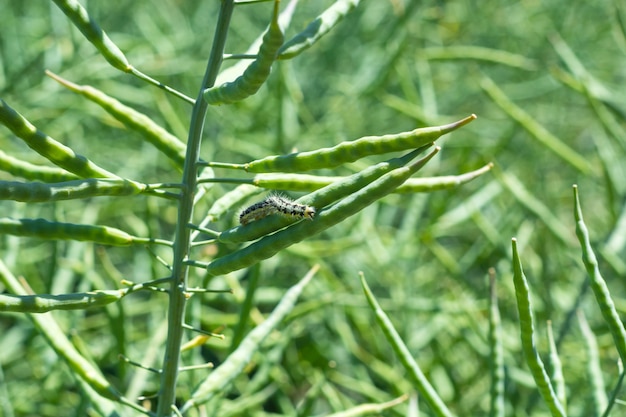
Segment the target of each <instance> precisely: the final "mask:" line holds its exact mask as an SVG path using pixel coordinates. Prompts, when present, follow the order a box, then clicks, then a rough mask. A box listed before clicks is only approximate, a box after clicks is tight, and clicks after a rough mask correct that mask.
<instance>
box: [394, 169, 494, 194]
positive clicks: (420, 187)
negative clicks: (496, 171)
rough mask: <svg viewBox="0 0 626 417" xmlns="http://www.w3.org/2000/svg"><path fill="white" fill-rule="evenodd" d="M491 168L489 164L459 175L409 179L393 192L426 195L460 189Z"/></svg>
mask: <svg viewBox="0 0 626 417" xmlns="http://www.w3.org/2000/svg"><path fill="white" fill-rule="evenodd" d="M491 168H493V163H492V162H490V163H488V164H487V165H485V166H483V167H481V168H478V169H476V170H474V171H471V172H466V173H465V174H460V175H442V176H440V177H429V178H409V180H408V181H407V182H405V183H404V184H402V185H401V186H400V187H398V189H397V190H396V191H395V192H396V193H398V194H406V193H428V192H431V191H439V190H449V189H452V188H456V187H460V186H461V185H463V184H466V183H468V182H470V181H472V180H473V179H475V178H477V177H479V176H481V175H482V174H484V173H486V172H488V171H490V170H491Z"/></svg>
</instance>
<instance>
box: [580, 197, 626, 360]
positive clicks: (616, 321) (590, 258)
mask: <svg viewBox="0 0 626 417" xmlns="http://www.w3.org/2000/svg"><path fill="white" fill-rule="evenodd" d="M573 189H574V219H575V220H576V236H577V237H578V241H579V242H580V246H581V249H582V259H583V264H585V269H586V270H587V274H589V278H590V280H591V289H592V290H593V294H594V295H595V297H596V301H597V303H598V305H599V306H600V311H601V312H602V316H603V317H604V321H605V322H606V324H607V325H608V326H609V329H610V330H611V335H612V336H613V341H614V342H615V347H616V348H617V351H618V353H619V356H620V359H621V360H622V363H626V330H625V329H624V324H623V323H622V321H621V319H620V317H619V313H618V312H617V309H616V308H615V303H614V302H613V299H612V298H611V293H610V292H609V288H608V286H607V285H606V281H605V280H604V278H603V277H602V274H601V273H600V268H599V267H598V260H597V259H596V255H595V253H594V252H593V248H592V247H591V241H590V240H589V231H588V230H587V226H586V225H585V221H584V219H583V212H582V208H581V206H580V200H579V199H578V187H577V186H576V185H574V187H573Z"/></svg>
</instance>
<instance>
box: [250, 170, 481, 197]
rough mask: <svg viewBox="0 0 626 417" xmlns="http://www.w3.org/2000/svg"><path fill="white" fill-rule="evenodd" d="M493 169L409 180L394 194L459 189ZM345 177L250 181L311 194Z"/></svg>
mask: <svg viewBox="0 0 626 417" xmlns="http://www.w3.org/2000/svg"><path fill="white" fill-rule="evenodd" d="M491 168H493V163H489V164H487V165H485V166H483V167H481V168H478V169H476V170H474V171H470V172H467V173H465V174H459V175H442V176H437V177H425V178H410V179H409V180H407V182H405V183H404V184H402V186H400V187H398V189H397V190H395V191H394V193H398V194H408V193H424V192H431V191H438V190H449V189H451V188H456V187H459V186H461V185H463V184H465V183H467V182H469V181H472V180H473V179H475V178H477V177H479V176H480V175H482V174H484V173H486V172H487V171H489V170H490V169H491ZM345 178H347V177H330V176H324V175H309V174H283V173H270V174H257V175H255V176H254V178H253V179H252V184H254V185H255V186H257V187H260V188H264V189H266V190H285V191H302V192H311V191H315V190H319V189H320V188H323V187H325V186H327V185H329V184H331V183H333V182H337V181H341V180H343V179H345Z"/></svg>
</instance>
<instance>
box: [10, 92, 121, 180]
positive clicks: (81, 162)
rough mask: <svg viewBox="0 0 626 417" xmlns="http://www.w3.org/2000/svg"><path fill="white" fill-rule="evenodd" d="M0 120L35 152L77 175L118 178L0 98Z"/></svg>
mask: <svg viewBox="0 0 626 417" xmlns="http://www.w3.org/2000/svg"><path fill="white" fill-rule="evenodd" d="M0 122H2V123H3V124H4V125H5V126H6V127H8V128H9V129H11V131H12V132H13V133H14V134H15V135H16V136H17V137H19V138H20V139H22V140H23V141H24V142H26V144H27V145H28V146H29V147H30V148H32V149H33V150H34V151H35V152H37V153H38V154H40V155H41V156H43V157H44V158H46V159H48V160H49V161H50V162H52V163H53V164H55V165H56V166H58V167H61V168H63V169H65V170H67V171H69V172H71V173H73V174H76V175H78V176H79V177H82V178H118V177H117V175H115V174H113V173H112V172H109V171H107V170H105V169H103V168H101V167H99V166H98V165H96V164H94V163H93V162H91V161H90V160H89V159H87V158H85V157H84V156H81V155H78V154H76V153H75V152H74V151H73V150H72V149H70V148H68V147H67V146H65V145H63V144H62V143H59V142H57V141H56V140H54V139H52V138H51V137H50V136H48V135H46V134H45V133H43V132H42V131H41V130H39V129H37V128H36V127H35V126H33V125H32V124H31V123H30V122H29V121H28V120H26V118H24V116H22V115H21V114H19V113H18V112H16V111H15V110H14V109H12V108H11V107H10V106H9V105H8V104H7V103H6V102H5V101H4V100H2V99H0Z"/></svg>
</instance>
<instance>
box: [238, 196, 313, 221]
mask: <svg viewBox="0 0 626 417" xmlns="http://www.w3.org/2000/svg"><path fill="white" fill-rule="evenodd" d="M272 214H280V215H281V216H285V217H295V218H297V219H309V220H313V217H315V207H311V206H306V205H304V204H298V203H296V202H293V201H291V200H289V199H288V198H285V197H281V196H277V195H271V196H269V197H267V198H266V199H265V200H263V201H259V202H258V203H255V204H253V205H251V206H250V207H248V208H246V209H244V210H243V211H242V212H241V214H239V223H241V224H242V225H246V224H248V223H250V222H252V221H254V220H259V219H262V218H264V217H267V216H271V215H272Z"/></svg>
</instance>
